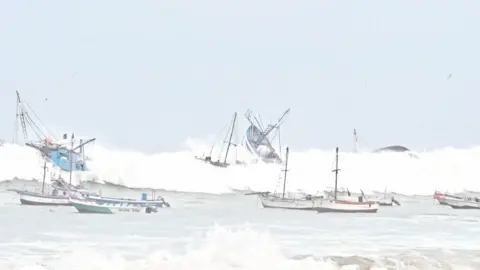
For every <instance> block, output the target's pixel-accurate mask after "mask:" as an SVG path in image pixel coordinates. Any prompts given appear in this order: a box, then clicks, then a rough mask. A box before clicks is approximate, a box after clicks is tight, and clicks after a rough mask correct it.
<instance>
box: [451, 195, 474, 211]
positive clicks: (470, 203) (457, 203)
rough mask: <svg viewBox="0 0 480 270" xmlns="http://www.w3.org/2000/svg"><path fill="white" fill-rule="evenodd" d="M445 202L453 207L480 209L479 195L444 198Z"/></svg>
mask: <svg viewBox="0 0 480 270" xmlns="http://www.w3.org/2000/svg"><path fill="white" fill-rule="evenodd" d="M443 203H445V205H448V206H450V207H452V208H453V209H476V210H480V198H478V197H464V198H462V199H460V200H459V199H458V198H444V199H443Z"/></svg>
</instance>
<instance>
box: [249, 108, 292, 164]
mask: <svg viewBox="0 0 480 270" xmlns="http://www.w3.org/2000/svg"><path fill="white" fill-rule="evenodd" d="M289 112H290V109H287V110H286V111H285V112H284V113H283V114H282V116H281V117H280V118H279V120H278V121H277V122H276V123H275V124H274V125H268V126H267V128H264V127H263V125H262V122H261V119H260V117H252V112H251V111H250V110H248V111H247V112H246V113H245V117H246V118H247V120H248V122H249V123H250V126H249V127H248V128H247V132H246V137H245V141H244V145H245V148H246V149H247V150H248V151H249V152H250V153H251V154H252V155H253V156H254V157H255V159H256V160H261V161H263V162H266V163H282V162H283V161H282V158H281V157H280V156H281V153H280V154H278V153H277V151H276V150H275V148H274V147H273V146H272V143H271V142H272V140H273V139H274V136H273V135H272V134H273V133H274V132H273V131H274V130H276V131H278V140H279V144H280V143H281V142H280V135H279V134H280V126H281V125H282V123H283V119H284V118H285V116H286V115H287V114H288V113H289ZM280 149H281V146H279V150H280Z"/></svg>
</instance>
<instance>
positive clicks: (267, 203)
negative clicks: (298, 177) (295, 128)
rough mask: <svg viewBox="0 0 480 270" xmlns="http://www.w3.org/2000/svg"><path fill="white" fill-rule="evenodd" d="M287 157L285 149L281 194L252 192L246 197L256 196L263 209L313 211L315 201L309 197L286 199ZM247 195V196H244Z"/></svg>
mask: <svg viewBox="0 0 480 270" xmlns="http://www.w3.org/2000/svg"><path fill="white" fill-rule="evenodd" d="M288 155H289V148H288V147H287V149H286V153H285V168H284V169H283V170H282V171H283V173H284V174H283V191H282V194H281V195H280V194H275V193H270V192H252V193H249V194H248V195H258V197H259V198H260V201H261V202H262V206H263V207H264V208H280V209H289V210H315V205H314V204H315V201H314V200H312V197H311V196H310V195H302V196H299V197H293V198H292V197H288V196H286V193H285V188H286V184H287V172H288ZM246 195H247V194H246Z"/></svg>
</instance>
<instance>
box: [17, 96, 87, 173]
mask: <svg viewBox="0 0 480 270" xmlns="http://www.w3.org/2000/svg"><path fill="white" fill-rule="evenodd" d="M16 93H17V114H16V119H15V138H14V143H17V142H18V132H19V126H20V128H21V130H22V132H23V138H24V143H25V145H27V146H29V147H32V148H34V149H36V150H37V151H39V152H40V153H41V154H42V156H44V157H46V158H47V159H48V160H49V161H51V162H52V163H53V164H55V166H57V167H59V168H60V169H62V170H63V171H70V170H73V171H86V170H88V168H87V164H86V160H87V158H86V157H85V146H86V145H88V144H90V143H92V142H94V141H95V138H88V139H80V140H79V142H78V144H77V142H76V140H75V136H74V134H72V137H71V140H68V135H67V134H63V140H57V139H56V138H55V137H54V136H53V135H51V134H48V132H47V131H48V129H47V128H46V127H45V126H43V124H42V121H41V120H40V119H39V118H38V117H37V114H36V113H35V112H34V111H33V109H32V108H31V107H30V106H29V105H28V103H27V102H26V101H25V100H22V99H21V98H20V94H19V92H18V91H17V92H16ZM34 117H35V118H36V119H34ZM35 120H37V121H35ZM28 129H30V132H29V131H28ZM30 135H33V136H34V137H35V138H34V139H30V138H29V137H30Z"/></svg>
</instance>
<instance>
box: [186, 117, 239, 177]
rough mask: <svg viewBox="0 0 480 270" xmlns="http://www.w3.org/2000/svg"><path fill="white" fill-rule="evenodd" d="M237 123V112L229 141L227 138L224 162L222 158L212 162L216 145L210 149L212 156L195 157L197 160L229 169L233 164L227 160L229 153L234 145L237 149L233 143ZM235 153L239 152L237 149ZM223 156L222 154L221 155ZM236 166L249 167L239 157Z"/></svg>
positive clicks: (230, 130)
mask: <svg viewBox="0 0 480 270" xmlns="http://www.w3.org/2000/svg"><path fill="white" fill-rule="evenodd" d="M236 123H237V113H236V112H235V113H234V114H233V119H232V122H231V124H230V126H229V132H228V134H227V136H228V139H227V138H225V140H224V141H225V143H227V149H226V151H225V156H224V157H223V161H221V160H220V157H219V158H218V159H217V160H216V161H214V160H212V152H213V149H214V148H215V145H213V146H212V148H211V149H210V154H209V155H208V156H205V155H203V156H201V157H199V156H195V158H196V159H198V160H201V161H204V162H206V163H209V164H210V165H213V166H215V167H219V168H227V167H229V166H230V165H231V164H230V163H228V162H227V158H228V153H229V151H230V147H231V146H232V145H233V146H235V147H237V144H236V143H233V142H232V138H233V133H234V131H235V126H236ZM235 151H237V149H235ZM220 154H221V153H220ZM235 165H243V166H245V165H247V164H246V163H245V162H243V161H239V160H238V157H236V161H235Z"/></svg>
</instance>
